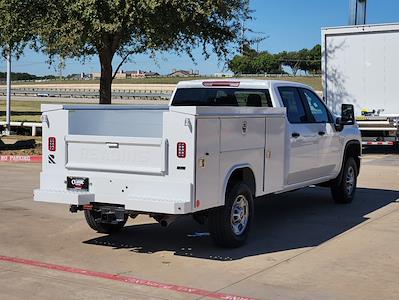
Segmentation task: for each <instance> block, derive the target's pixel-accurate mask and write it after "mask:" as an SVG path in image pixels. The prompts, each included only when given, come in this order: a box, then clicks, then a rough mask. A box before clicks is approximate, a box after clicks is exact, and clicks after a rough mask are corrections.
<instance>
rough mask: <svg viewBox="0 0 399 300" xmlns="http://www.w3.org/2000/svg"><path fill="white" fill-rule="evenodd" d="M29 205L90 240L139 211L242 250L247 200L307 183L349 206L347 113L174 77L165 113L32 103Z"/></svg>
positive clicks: (280, 91) (280, 95)
mask: <svg viewBox="0 0 399 300" xmlns="http://www.w3.org/2000/svg"><path fill="white" fill-rule="evenodd" d="M42 113H43V114H42V122H43V170H42V172H41V175H40V189H37V190H35V191H34V199H35V200H36V201H45V202H53V203H64V204H69V205H70V211H71V212H77V211H80V210H83V211H84V213H85V217H86V220H87V223H88V225H89V226H90V227H91V228H93V229H94V230H97V231H99V232H104V233H112V232H115V231H117V230H119V229H121V228H122V227H123V226H124V225H125V223H126V221H127V219H128V217H129V216H130V217H133V218H134V217H136V216H137V215H139V214H148V215H150V216H151V217H153V218H154V219H155V220H157V221H158V222H159V223H160V224H161V225H163V226H167V225H168V224H170V223H171V222H172V221H173V220H174V219H175V218H176V217H178V216H180V215H187V214H190V215H192V216H193V217H194V219H195V220H197V221H199V222H200V223H205V222H206V223H207V224H208V225H209V231H210V233H211V236H212V238H213V240H214V241H215V242H216V243H217V244H218V245H221V246H225V247H237V246H240V245H242V244H243V243H244V242H245V240H246V238H247V235H248V231H249V228H250V224H251V223H252V221H253V210H254V206H253V201H254V199H255V198H256V197H260V196H263V195H266V194H272V193H282V192H287V191H292V190H295V189H298V188H302V187H306V186H309V185H314V184H320V185H323V186H329V187H331V190H332V195H333V198H334V200H335V201H336V202H338V203H348V202H350V201H352V199H353V197H354V194H355V189H356V180H357V175H358V173H359V168H360V159H361V145H360V143H361V140H360V132H359V129H358V127H357V125H356V124H355V122H354V115H353V106H351V105H343V107H342V115H341V117H335V116H333V114H331V113H330V111H329V110H328V109H327V108H326V106H325V104H324V103H323V102H322V101H321V100H320V98H319V97H318V96H317V95H316V94H315V93H314V91H313V90H312V89H311V88H310V87H308V86H305V85H302V84H297V83H292V82H283V81H264V80H228V81H224V80H215V81H212V80H206V81H200V80H198V81H186V82H180V83H179V84H178V85H177V88H176V90H175V92H174V93H173V95H172V98H171V100H170V104H169V106H167V107H159V106H142V107H140V106H116V105H111V106H105V105H49V104H47V105H45V104H44V105H42Z"/></svg>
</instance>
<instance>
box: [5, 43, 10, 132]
mask: <svg viewBox="0 0 399 300" xmlns="http://www.w3.org/2000/svg"><path fill="white" fill-rule="evenodd" d="M10 133H11V50H10V48H9V49H8V51H7V96H6V129H5V130H4V131H3V134H4V135H10Z"/></svg>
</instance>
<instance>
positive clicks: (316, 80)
mask: <svg viewBox="0 0 399 300" xmlns="http://www.w3.org/2000/svg"><path fill="white" fill-rule="evenodd" d="M245 78H248V79H250V78H251V77H245ZM193 79H212V78H211V77H154V78H129V79H116V80H114V83H115V84H176V83H178V82H179V81H185V80H193ZM218 79H221V78H218ZM226 79H227V80H228V78H226ZM252 79H269V80H288V81H297V82H301V83H304V84H307V85H310V86H311V87H313V88H314V89H315V90H317V91H321V90H322V85H321V77H307V76H297V77H253V78H252ZM99 82H100V81H99V80H70V81H68V80H53V81H43V82H18V83H14V84H15V85H18V84H24V85H26V84H32V85H34V84H68V83H70V84H93V83H94V84H95V83H97V84H99Z"/></svg>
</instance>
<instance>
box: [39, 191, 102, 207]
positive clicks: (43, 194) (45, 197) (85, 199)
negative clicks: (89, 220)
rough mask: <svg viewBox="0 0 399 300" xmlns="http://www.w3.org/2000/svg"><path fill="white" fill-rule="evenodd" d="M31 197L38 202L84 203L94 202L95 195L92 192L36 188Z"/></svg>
mask: <svg viewBox="0 0 399 300" xmlns="http://www.w3.org/2000/svg"><path fill="white" fill-rule="evenodd" d="M33 199H34V200H35V201H39V202H50V203H62V204H70V205H85V204H89V203H90V202H94V199H95V197H94V194H93V193H89V192H75V191H54V190H43V189H37V190H34V192H33Z"/></svg>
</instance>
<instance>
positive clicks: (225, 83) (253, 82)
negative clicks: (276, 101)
mask: <svg viewBox="0 0 399 300" xmlns="http://www.w3.org/2000/svg"><path fill="white" fill-rule="evenodd" d="M275 85H287V86H301V87H306V88H310V89H312V88H311V87H310V86H308V85H305V84H302V83H298V82H294V81H284V80H261V79H243V78H225V79H205V80H187V81H180V82H179V83H178V84H177V88H207V87H226V88H229V87H231V88H244V89H259V88H267V89H270V88H272V87H273V86H275Z"/></svg>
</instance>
